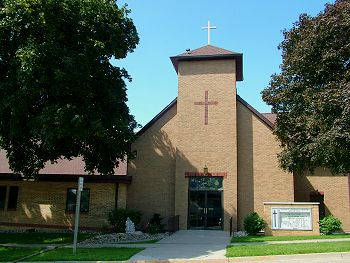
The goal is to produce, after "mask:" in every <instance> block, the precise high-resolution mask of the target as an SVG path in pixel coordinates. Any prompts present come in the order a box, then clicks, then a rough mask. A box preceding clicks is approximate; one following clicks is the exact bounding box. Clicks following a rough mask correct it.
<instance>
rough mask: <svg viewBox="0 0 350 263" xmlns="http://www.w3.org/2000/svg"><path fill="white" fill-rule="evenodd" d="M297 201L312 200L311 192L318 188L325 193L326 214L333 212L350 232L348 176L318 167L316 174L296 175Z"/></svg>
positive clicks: (345, 229) (344, 228)
mask: <svg viewBox="0 0 350 263" xmlns="http://www.w3.org/2000/svg"><path fill="white" fill-rule="evenodd" d="M294 183H295V201H297V202H308V201H310V193H311V192H313V191H315V190H318V191H319V192H323V194H324V204H325V210H326V215H329V214H332V215H334V216H335V217H338V218H339V219H340V220H341V221H342V223H343V230H344V231H346V232H350V205H349V202H350V200H349V187H350V186H349V183H348V177H347V176H344V175H332V174H331V173H330V171H329V170H327V169H322V168H319V169H316V170H315V172H314V174H310V173H305V174H302V175H297V174H296V175H295V176H294Z"/></svg>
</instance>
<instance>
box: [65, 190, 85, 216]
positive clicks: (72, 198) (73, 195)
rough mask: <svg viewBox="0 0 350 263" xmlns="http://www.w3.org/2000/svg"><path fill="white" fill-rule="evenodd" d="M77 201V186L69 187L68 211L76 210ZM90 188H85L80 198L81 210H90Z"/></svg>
mask: <svg viewBox="0 0 350 263" xmlns="http://www.w3.org/2000/svg"><path fill="white" fill-rule="evenodd" d="M76 202H77V188H68V189H67V205H66V211H67V212H75V204H76ZM89 202H90V189H85V188H84V189H83V191H82V192H81V198H80V212H89Z"/></svg>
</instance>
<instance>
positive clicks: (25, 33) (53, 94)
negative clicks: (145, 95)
mask: <svg viewBox="0 0 350 263" xmlns="http://www.w3.org/2000/svg"><path fill="white" fill-rule="evenodd" d="M128 13H129V10H128V9H127V8H126V7H125V6H124V7H118V6H117V4H116V1H114V0H94V1H85V0H16V1H13V0H3V1H1V2H0V79H1V82H0V94H1V96H0V148H3V149H5V150H6V152H7V157H8V159H9V163H10V167H11V169H12V170H13V171H14V172H17V173H22V174H24V175H27V176H32V175H35V174H37V173H38V171H39V170H40V169H42V168H43V167H44V165H45V163H46V162H47V161H51V162H54V161H56V160H58V159H60V158H67V159H71V158H73V157H77V156H82V157H83V160H84V161H85V165H86V166H85V169H86V170H87V171H88V172H90V173H93V172H94V171H95V170H97V171H98V172H99V173H101V174H112V173H113V168H114V167H116V166H117V165H118V159H123V158H124V156H125V155H126V154H127V153H128V149H129V143H130V141H131V140H132V139H133V136H134V135H133V130H134V128H135V127H136V122H135V120H134V117H133V116H132V115H130V114H129V109H128V107H127V105H126V103H125V102H126V101H127V97H126V85H125V82H124V80H131V78H130V77H129V75H128V74H127V72H126V70H125V69H123V68H118V67H116V66H113V65H112V64H111V63H110V59H111V58H115V59H121V58H125V57H126V55H127V53H128V52H132V51H133V50H134V49H135V47H136V45H137V44H138V41H139V39H138V35H137V32H136V28H135V26H134V24H133V22H132V20H131V19H130V18H129V17H128Z"/></svg>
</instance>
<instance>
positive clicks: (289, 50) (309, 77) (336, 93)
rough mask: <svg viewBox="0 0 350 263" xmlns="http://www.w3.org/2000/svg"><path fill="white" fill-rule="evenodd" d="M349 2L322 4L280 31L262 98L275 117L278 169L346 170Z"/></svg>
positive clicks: (349, 160)
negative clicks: (277, 64)
mask: <svg viewBox="0 0 350 263" xmlns="http://www.w3.org/2000/svg"><path fill="white" fill-rule="evenodd" d="M349 10H350V1H349V0H337V1H335V3H334V4H327V5H326V6H325V10H324V11H323V12H321V13H320V14H319V15H317V16H316V17H311V16H308V15H306V14H303V15H301V16H300V18H299V21H298V22H297V23H295V24H294V26H293V28H292V29H290V30H289V31H286V30H285V31H284V33H283V34H284V40H283V42H282V43H281V44H280V45H279V48H280V49H282V59H283V60H282V65H281V73H279V74H275V75H273V76H272V78H271V81H270V84H269V86H268V87H267V88H266V89H265V90H264V91H263V92H262V95H263V100H264V101H265V102H266V103H267V104H269V105H271V106H272V111H273V112H274V113H277V122H276V126H275V130H274V133H275V134H276V135H277V137H278V138H279V140H280V142H281V146H282V152H281V154H280V155H279V158H280V163H281V167H282V168H283V169H285V170H287V171H290V172H301V171H305V170H310V171H313V170H314V169H315V168H316V167H326V168H329V169H330V170H331V171H332V172H333V173H347V172H349V171H350V41H349V39H350V12H349Z"/></svg>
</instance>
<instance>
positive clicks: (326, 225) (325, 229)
mask: <svg viewBox="0 0 350 263" xmlns="http://www.w3.org/2000/svg"><path fill="white" fill-rule="evenodd" d="M341 225H342V223H341V221H340V220H339V219H338V218H336V217H334V216H332V215H329V216H326V217H324V218H323V219H321V220H320V231H321V233H323V234H326V235H331V234H333V233H334V232H335V231H338V230H340V229H341Z"/></svg>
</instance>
